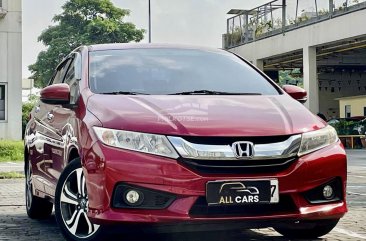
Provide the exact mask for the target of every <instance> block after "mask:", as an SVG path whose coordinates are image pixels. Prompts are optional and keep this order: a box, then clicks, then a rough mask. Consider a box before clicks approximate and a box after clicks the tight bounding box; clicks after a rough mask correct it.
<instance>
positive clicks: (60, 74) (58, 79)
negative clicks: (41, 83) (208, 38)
mask: <svg viewBox="0 0 366 241" xmlns="http://www.w3.org/2000/svg"><path fill="white" fill-rule="evenodd" d="M69 64H70V59H68V60H66V61H64V62H63V63H61V65H60V66H59V67H58V68H57V70H56V73H55V75H54V76H53V78H52V80H51V82H50V85H51V84H60V83H62V81H63V79H64V77H65V73H66V71H67V68H68V67H69Z"/></svg>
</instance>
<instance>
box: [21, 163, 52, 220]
mask: <svg viewBox="0 0 366 241" xmlns="http://www.w3.org/2000/svg"><path fill="white" fill-rule="evenodd" d="M24 173H25V206H26V209H27V215H28V217H30V218H31V219H45V218H48V217H50V216H51V214H52V208H53V204H52V203H51V202H49V201H48V200H46V199H43V198H40V197H37V196H35V195H34V194H33V180H32V179H33V173H32V166H31V164H30V162H29V161H28V160H26V165H25V170H24Z"/></svg>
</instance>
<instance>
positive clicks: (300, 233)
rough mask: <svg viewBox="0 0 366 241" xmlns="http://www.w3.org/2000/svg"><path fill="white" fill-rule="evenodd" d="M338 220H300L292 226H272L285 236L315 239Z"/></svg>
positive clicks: (327, 231) (325, 232) (326, 231)
mask: <svg viewBox="0 0 366 241" xmlns="http://www.w3.org/2000/svg"><path fill="white" fill-rule="evenodd" d="M338 221H339V219H330V220H319V221H312V222H305V223H301V222H300V223H294V224H293V226H292V227H289V226H286V227H274V229H275V230H276V231H277V232H279V233H280V234H282V235H283V236H285V237H286V238H294V239H315V238H319V237H321V236H323V235H326V234H328V233H329V232H330V231H332V229H333V228H334V227H335V226H336V225H337V223H338Z"/></svg>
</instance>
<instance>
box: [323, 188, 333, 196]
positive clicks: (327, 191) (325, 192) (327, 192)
mask: <svg viewBox="0 0 366 241" xmlns="http://www.w3.org/2000/svg"><path fill="white" fill-rule="evenodd" d="M323 196H324V198H325V199H332V198H333V196H334V191H333V188H332V186H330V185H326V186H324V188H323Z"/></svg>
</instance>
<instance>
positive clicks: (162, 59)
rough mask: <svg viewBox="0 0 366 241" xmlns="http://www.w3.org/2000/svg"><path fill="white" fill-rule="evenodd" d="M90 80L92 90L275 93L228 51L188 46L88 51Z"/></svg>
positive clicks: (275, 92)
mask: <svg viewBox="0 0 366 241" xmlns="http://www.w3.org/2000/svg"><path fill="white" fill-rule="evenodd" d="M89 78H90V80H89V84H90V88H91V90H92V91H93V92H94V93H100V94H102V93H110V92H116V91H124V92H138V93H145V94H153V95H165V94H174V93H179V92H187V91H197V90H210V91H220V92H230V93H249V94H251V93H253V94H254V93H255V94H262V95H278V94H279V92H278V90H277V89H276V87H274V85H272V84H271V83H270V82H269V81H268V80H267V79H266V78H264V77H263V76H262V75H261V74H260V73H258V72H257V71H256V70H255V69H253V68H252V67H251V66H250V65H248V64H247V63H246V62H244V61H243V60H241V59H240V58H238V57H237V56H235V55H233V54H231V53H227V52H224V51H222V52H216V51H213V52H211V51H208V50H190V49H163V48H162V49H159V48H151V49H125V50H107V51H95V52H91V53H90V66H89Z"/></svg>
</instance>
